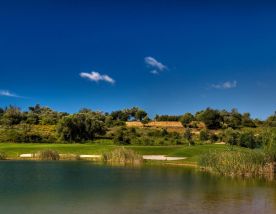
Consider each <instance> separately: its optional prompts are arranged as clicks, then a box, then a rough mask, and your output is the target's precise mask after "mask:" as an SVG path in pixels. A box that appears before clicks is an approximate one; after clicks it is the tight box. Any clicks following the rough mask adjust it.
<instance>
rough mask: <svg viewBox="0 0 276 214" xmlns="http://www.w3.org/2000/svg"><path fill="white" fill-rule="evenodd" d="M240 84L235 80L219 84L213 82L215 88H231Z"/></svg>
mask: <svg viewBox="0 0 276 214" xmlns="http://www.w3.org/2000/svg"><path fill="white" fill-rule="evenodd" d="M237 86H238V82H237V81H236V80H235V81H233V82H231V81H227V82H223V83H219V84H213V85H212V88H215V89H231V88H236V87H237Z"/></svg>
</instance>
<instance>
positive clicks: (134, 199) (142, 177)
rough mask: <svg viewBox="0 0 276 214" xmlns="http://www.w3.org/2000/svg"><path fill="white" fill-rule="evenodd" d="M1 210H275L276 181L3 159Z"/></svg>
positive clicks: (79, 213) (227, 213)
mask: <svg viewBox="0 0 276 214" xmlns="http://www.w3.org/2000/svg"><path fill="white" fill-rule="evenodd" d="M0 213H1V214H2V213H3V214H17V213H20V214H40V213H51V214H53V213H58V214H63V213H64V214H65V213H66V214H71V213H72V214H73V213H74V214H86V213H89V214H91V213H93V214H94V213H95V214H101V213H103V214H104V213H110V214H111V213H112V214H116V213H118V214H136V213H137V214H138V213H150V214H155V213H156V214H163V213H164V214H165V213H166V214H168V213H172V214H178V213H187V214H189V213H203V214H205V213H210V214H214V213H223V214H238V213H241V214H247V213H248V214H254V213H256V214H261V213H266V214H275V213H276V185H275V183H274V182H265V181H260V180H246V181H245V180H241V179H230V178H222V177H216V176H211V175H209V174H206V173H201V172H196V171H195V170H194V169H187V168H180V167H178V168H177V167H162V166H160V167H156V166H146V167H141V168H130V167H110V166H102V165H94V164H91V163H89V162H82V161H67V162H66V161H58V162H35V161H2V162H0Z"/></svg>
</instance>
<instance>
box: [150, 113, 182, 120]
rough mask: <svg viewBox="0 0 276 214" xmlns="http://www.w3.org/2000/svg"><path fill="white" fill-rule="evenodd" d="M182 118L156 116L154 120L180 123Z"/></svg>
mask: <svg viewBox="0 0 276 214" xmlns="http://www.w3.org/2000/svg"><path fill="white" fill-rule="evenodd" d="M180 118H181V116H176V115H158V114H157V115H156V116H155V118H154V120H156V121H179V120H180Z"/></svg>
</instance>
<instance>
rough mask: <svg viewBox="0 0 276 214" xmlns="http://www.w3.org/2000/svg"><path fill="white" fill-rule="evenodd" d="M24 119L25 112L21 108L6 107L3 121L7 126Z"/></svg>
mask: <svg viewBox="0 0 276 214" xmlns="http://www.w3.org/2000/svg"><path fill="white" fill-rule="evenodd" d="M22 119H23V114H22V112H21V111H20V109H19V108H17V107H14V106H9V107H8V108H6V110H5V112H4V114H3V116H2V123H3V124H4V125H7V126H13V125H17V124H19V123H20V122H21V121H22Z"/></svg>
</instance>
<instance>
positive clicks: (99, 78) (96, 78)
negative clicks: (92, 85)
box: [80, 71, 115, 84]
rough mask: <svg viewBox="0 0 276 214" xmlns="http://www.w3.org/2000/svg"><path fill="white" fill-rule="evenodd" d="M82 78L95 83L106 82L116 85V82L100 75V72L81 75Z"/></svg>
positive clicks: (104, 75)
mask: <svg viewBox="0 0 276 214" xmlns="http://www.w3.org/2000/svg"><path fill="white" fill-rule="evenodd" d="M80 76H81V77H82V78H86V79H89V80H91V81H94V82H99V81H105V82H108V83H111V84H114V83H115V80H114V79H112V78H111V77H110V76H108V75H106V74H100V73H99V72H96V71H92V72H91V73H83V72H82V73H80Z"/></svg>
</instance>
